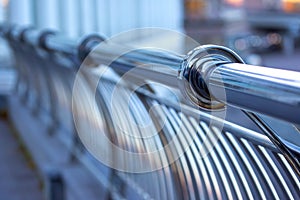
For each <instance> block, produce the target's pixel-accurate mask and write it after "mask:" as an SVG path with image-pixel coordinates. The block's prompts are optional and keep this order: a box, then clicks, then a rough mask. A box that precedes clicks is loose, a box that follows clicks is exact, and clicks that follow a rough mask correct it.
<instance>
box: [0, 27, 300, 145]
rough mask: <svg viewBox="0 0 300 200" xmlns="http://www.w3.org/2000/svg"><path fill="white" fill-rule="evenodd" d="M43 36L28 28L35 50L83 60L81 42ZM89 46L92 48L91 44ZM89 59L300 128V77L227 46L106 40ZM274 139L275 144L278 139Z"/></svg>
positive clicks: (205, 101)
mask: <svg viewBox="0 0 300 200" xmlns="http://www.w3.org/2000/svg"><path fill="white" fill-rule="evenodd" d="M16 30H17V28H12V29H10V31H9V32H10V33H9V34H5V35H8V38H9V39H12V40H18V39H16V38H15V37H14V35H15V34H14V33H15V32H16ZM18 32H20V31H17V33H18ZM40 33H41V32H39V31H36V30H28V31H26V32H25V33H24V37H23V40H24V41H25V42H26V43H27V44H29V45H31V46H34V47H38V48H46V49H47V50H51V51H57V52H62V53H66V54H74V55H77V56H80V57H78V60H81V59H82V55H79V54H80V53H79V54H78V52H77V50H78V48H77V46H78V44H77V43H76V42H74V41H73V40H69V39H65V38H63V37H60V36H58V35H53V34H46V35H45V37H43V38H42V47H41V34H40ZM97 41H98V42H100V41H102V40H101V39H99V40H98V39H97ZM83 46H84V43H83ZM85 46H87V48H88V50H90V47H89V44H86V45H85ZM92 46H94V44H93V45H92ZM84 51H85V50H84ZM81 53H85V52H81ZM89 58H90V59H91V60H92V61H93V62H95V63H97V64H104V65H109V66H110V67H111V68H112V69H114V70H115V71H116V72H117V73H119V74H124V73H126V72H128V71H130V70H132V69H135V70H134V73H131V76H133V77H134V78H136V79H140V80H149V81H156V82H159V83H161V84H164V85H166V86H169V87H174V88H178V87H180V88H181V89H182V90H181V91H182V92H183V93H185V94H187V96H188V97H189V99H190V100H191V101H192V102H193V103H195V104H197V105H198V106H200V107H201V108H204V109H221V108H223V107H224V105H225V104H229V105H232V106H236V107H238V108H240V109H245V110H248V111H251V112H258V113H262V114H266V115H269V116H272V117H275V118H279V119H283V120H285V121H288V122H292V123H295V124H300V117H299V114H300V73H299V72H294V71H288V70H281V69H273V68H268V67H259V66H250V65H245V64H243V61H242V59H241V58H240V57H239V56H238V55H236V54H235V53H234V52H233V51H231V50H230V49H228V48H226V47H220V46H214V45H206V46H200V47H198V48H196V49H194V50H193V51H191V52H190V53H189V54H188V55H186V56H184V55H177V54H174V53H171V52H166V51H162V50H157V49H133V48H130V47H127V46H124V45H123V46H121V45H117V44H114V43H111V42H107V41H104V42H101V45H100V47H99V48H96V49H95V50H94V51H92V52H91V53H90V54H89ZM222 91H223V92H222ZM224 93H225V95H224ZM274 108H276V109H274ZM268 136H270V134H269V135H268ZM271 139H272V141H274V138H272V137H271ZM277 139H278V138H277ZM277 139H276V140H277ZM275 144H276V142H275ZM277 146H278V145H277ZM278 147H280V146H278ZM281 150H284V148H283V149H282V148H281Z"/></svg>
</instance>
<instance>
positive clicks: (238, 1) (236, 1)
mask: <svg viewBox="0 0 300 200" xmlns="http://www.w3.org/2000/svg"><path fill="white" fill-rule="evenodd" d="M225 2H226V3H228V4H230V5H233V6H242V5H243V3H244V0H225Z"/></svg>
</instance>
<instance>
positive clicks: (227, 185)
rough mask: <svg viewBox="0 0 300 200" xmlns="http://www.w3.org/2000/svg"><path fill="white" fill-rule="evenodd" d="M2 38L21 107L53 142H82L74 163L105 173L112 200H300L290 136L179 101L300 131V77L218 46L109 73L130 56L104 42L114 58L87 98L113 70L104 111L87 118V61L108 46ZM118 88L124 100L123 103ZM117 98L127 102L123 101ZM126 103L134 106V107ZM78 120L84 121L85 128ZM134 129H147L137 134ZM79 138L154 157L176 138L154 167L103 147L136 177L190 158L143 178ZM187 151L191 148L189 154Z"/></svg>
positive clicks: (147, 55) (16, 32) (99, 96)
mask: <svg viewBox="0 0 300 200" xmlns="http://www.w3.org/2000/svg"><path fill="white" fill-rule="evenodd" d="M1 34H2V35H3V36H5V37H6V38H7V41H8V42H9V44H10V46H11V48H12V50H13V52H14V55H15V58H16V59H15V60H16V68H17V70H18V83H17V87H16V94H17V97H18V98H20V100H21V101H22V102H23V103H24V105H27V106H28V108H29V110H31V111H32V112H33V114H35V115H36V116H37V120H38V119H42V120H44V122H45V123H46V125H48V126H49V132H50V133H51V134H54V133H57V134H58V133H59V134H61V135H62V137H63V138H66V139H67V140H70V141H72V142H74V143H73V144H74V151H73V152H72V153H73V154H76V156H80V157H84V158H85V162H86V163H89V164H87V165H88V166H93V167H89V168H90V169H93V172H94V173H95V174H98V175H99V173H98V172H101V173H100V174H101V175H102V176H101V177H100V178H99V179H100V180H101V182H102V184H103V187H104V188H105V189H106V190H107V191H108V192H109V197H108V198H120V197H121V198H129V199H134V198H135V199H150V198H154V199H221V198H224V199H241V198H250V199H251V198H254V199H257V198H262V199H265V198H270V199H272V198H275V199H278V198H284V199H286V198H294V199H299V198H300V196H299V194H300V183H299V172H298V170H299V166H298V163H297V160H296V159H297V158H296V156H295V155H293V153H292V152H291V149H289V148H290V147H289V148H287V147H286V146H285V145H284V144H281V143H280V140H279V138H278V137H277V136H276V134H280V133H274V132H273V131H272V130H268V131H266V130H264V128H266V127H268V126H266V125H265V124H263V125H264V127H263V131H264V133H268V135H267V136H266V135H264V134H261V133H257V132H255V131H252V130H249V129H246V128H244V127H241V126H239V125H237V124H233V123H231V122H227V121H225V122H223V121H222V120H221V119H219V118H217V117H215V116H212V115H211V113H207V112H204V111H202V110H199V109H198V108H197V107H194V106H192V105H191V104H190V103H189V102H188V101H186V100H185V99H184V98H179V99H176V97H175V96H176V95H175V94H179V91H181V92H183V93H186V94H187V95H188V97H189V98H190V99H191V100H192V101H193V103H194V104H197V105H199V106H202V107H203V108H204V109H206V110H207V109H220V108H223V107H224V105H225V104H228V105H233V106H236V107H238V108H240V109H246V110H250V111H252V112H259V113H264V114H267V115H271V116H273V117H276V118H280V119H283V120H286V121H289V122H292V123H296V124H300V121H299V120H300V119H299V117H298V115H297V114H299V113H300V108H299V101H300V94H299V92H300V80H299V77H300V75H299V74H298V73H296V72H295V73H294V72H290V71H285V70H275V69H270V68H263V67H257V66H249V65H245V64H241V63H242V60H241V59H240V58H239V57H238V56H237V55H236V54H234V53H233V52H232V51H230V50H228V49H227V48H224V47H216V46H204V47H202V48H197V49H195V50H194V51H192V53H191V54H189V55H188V56H181V55H175V54H172V53H169V52H165V51H155V50H136V51H130V52H128V53H126V54H125V55H124V56H122V57H120V58H118V59H117V60H115V62H113V63H108V62H109V59H108V58H109V57H110V56H114V55H118V54H117V52H118V51H124V50H126V48H127V47H126V46H121V45H116V44H109V43H107V42H106V41H104V42H102V43H101V44H103V46H104V47H105V48H104V49H96V50H95V51H93V52H91V53H90V56H89V58H88V59H89V60H88V62H87V63H88V64H90V65H91V66H90V67H88V68H85V70H84V73H83V74H80V75H81V76H82V79H80V80H81V82H80V83H81V85H80V87H81V88H82V90H81V91H82V93H81V97H82V98H83V99H84V98H89V97H90V96H91V94H92V92H94V91H92V85H93V84H94V82H95V79H96V77H97V76H98V74H99V73H101V70H102V68H103V66H105V65H108V67H109V68H108V70H107V71H106V72H105V76H104V78H102V79H101V80H100V82H99V83H97V86H96V93H95V94H96V95H95V96H93V97H92V98H93V99H95V102H96V107H95V109H94V110H93V112H87V110H86V109H85V108H87V107H88V106H89V105H85V104H84V102H83V104H82V105H81V104H80V105H77V106H78V107H77V108H82V109H73V110H72V88H73V85H74V80H75V76H76V74H77V72H78V68H79V65H80V63H81V61H82V57H83V55H86V53H87V52H88V51H89V50H91V49H92V48H93V46H94V45H96V43H97V41H98V42H101V41H102V39H101V37H91V39H90V40H91V41H90V42H88V41H86V40H85V42H82V43H81V47H80V48H78V46H79V45H80V43H76V42H74V41H70V40H68V39H64V38H61V37H60V36H59V35H57V34H47V36H45V37H42V35H43V34H41V32H38V31H35V30H30V29H29V30H25V29H22V28H20V27H15V28H10V27H8V28H7V27H3V28H2V30H1ZM21 36H22V37H21ZM78 49H79V50H78ZM128 49H130V48H128ZM80 52H81V54H80ZM82 53H83V54H82ZM137 65H138V66H139V67H137ZM149 65H151V66H152V67H150V68H149ZM147 66H148V67H147ZM166 66H169V68H167V67H166ZM133 68H134V69H135V70H134V73H132V74H131V77H130V79H128V80H126V81H123V82H122V81H121V83H120V76H121V75H124V74H125V73H126V72H128V71H130V70H132V69H133ZM170 69H171V70H170ZM139 81H144V82H147V81H152V83H149V82H147V83H148V84H146V85H145V86H144V87H141V88H138V89H137V90H135V91H134V92H133V93H132V90H131V88H132V87H134V85H135V84H137V83H138V82H139ZM153 82H156V83H160V84H161V85H164V86H167V87H168V88H172V89H170V91H171V92H170V93H168V96H163V95H161V94H158V93H157V92H155V90H154V89H153V88H155V87H159V86H154V83H153ZM178 84H179V85H181V86H182V88H184V89H185V90H184V91H183V90H182V88H179V87H178ZM116 87H119V90H118V92H117V93H116V94H114V90H115V88H116ZM220 90H221V92H220ZM222 90H223V93H222ZM224 91H225V94H226V95H224ZM112 97H117V98H116V99H115V100H114V101H113V100H112ZM126 97H129V99H130V102H126V101H125V99H126ZM225 97H226V98H225ZM111 102H114V104H113V105H111ZM128 104H129V105H128ZM112 107H113V108H112ZM274 108H276V109H274ZM127 111H129V112H127ZM72 112H73V113H72ZM247 113H248V114H249V113H250V112H248V111H247ZM73 114H74V115H75V116H76V117H77V118H78V119H81V122H79V123H78V124H76V127H75V124H74V122H73V119H72V115H73ZM250 114H252V113H250ZM252 117H257V115H256V114H252ZM211 120H213V121H215V122H220V123H224V126H223V129H220V128H219V127H217V126H211V124H210V121H211ZM132 121H134V122H135V123H136V124H140V125H141V126H134V124H133V123H132ZM149 121H150V122H151V123H150V124H149V126H148V127H149V128H148V129H144V128H143V125H144V124H145V123H146V122H149ZM258 125H259V126H261V124H258ZM260 128H262V127H260ZM268 128H269V127H268ZM78 129H79V130H84V131H87V132H93V131H94V132H95V133H96V134H104V135H105V136H106V137H107V138H108V139H109V141H110V142H111V143H112V144H114V145H117V146H118V147H119V148H121V149H123V150H125V151H128V152H134V153H151V152H153V151H155V150H157V149H161V148H164V147H165V146H166V145H168V144H169V142H170V141H171V140H173V139H174V138H176V141H175V142H174V144H175V145H174V148H173V149H171V148H170V149H166V150H165V151H162V153H161V154H160V155H159V158H157V159H151V157H144V160H140V161H139V162H132V160H126V159H127V158H126V157H122V156H123V154H120V155H119V154H116V152H114V151H112V149H111V146H112V145H110V144H107V143H105V142H103V141H102V143H101V141H95V143H96V142H99V143H98V144H99V145H101V148H102V149H103V152H105V153H107V155H109V156H111V157H112V160H113V162H121V161H122V162H124V163H125V164H126V165H128V166H129V167H136V166H139V165H140V166H143V165H145V163H146V164H149V165H156V164H157V163H164V162H166V161H169V160H172V158H173V157H174V155H175V154H176V152H180V151H182V152H183V153H182V155H181V156H180V157H179V158H178V159H177V160H175V161H174V162H171V163H170V164H169V165H166V166H165V167H163V168H160V169H157V170H156V171H151V172H148V173H139V174H136V173H126V172H122V171H117V170H115V169H113V168H110V167H108V166H105V165H103V164H102V163H101V162H99V161H98V160H96V159H95V158H94V157H93V156H92V155H91V154H90V152H88V151H86V150H85V149H84V148H83V146H82V144H81V143H80V142H79V141H80V140H79V139H78V138H77V137H78V135H77V131H76V130H78ZM119 129H122V130H126V131H125V134H120V132H119ZM153 132H157V133H158V134H154V135H153V134H152V133H153ZM145 136H151V137H145ZM175 136H176V137H175ZM95 138H96V137H95ZM82 142H83V143H84V142H85V141H82ZM272 142H274V144H273V143H272ZM186 144H189V145H188V148H187V149H185V147H186ZM78 149H80V151H78ZM75 152H76V153H75Z"/></svg>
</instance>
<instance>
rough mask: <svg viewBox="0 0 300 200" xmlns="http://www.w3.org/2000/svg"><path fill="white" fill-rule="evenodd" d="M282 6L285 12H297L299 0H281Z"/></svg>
mask: <svg viewBox="0 0 300 200" xmlns="http://www.w3.org/2000/svg"><path fill="white" fill-rule="evenodd" d="M282 8H283V10H284V11H285V12H299V11H300V0H282Z"/></svg>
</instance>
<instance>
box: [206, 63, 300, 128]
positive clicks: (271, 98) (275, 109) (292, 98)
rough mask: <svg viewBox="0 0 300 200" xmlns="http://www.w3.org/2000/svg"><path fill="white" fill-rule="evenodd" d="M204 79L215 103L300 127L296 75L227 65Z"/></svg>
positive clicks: (299, 82) (299, 85) (298, 77)
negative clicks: (225, 104) (222, 103)
mask: <svg viewBox="0 0 300 200" xmlns="http://www.w3.org/2000/svg"><path fill="white" fill-rule="evenodd" d="M207 76H208V80H209V81H208V87H209V91H210V93H211V95H213V96H214V97H215V98H216V99H217V100H218V101H221V102H224V103H228V104H230V105H233V106H236V107H238V108H243V109H246V110H250V111H254V112H258V113H263V114H267V115H270V116H272V117H275V118H279V119H283V120H286V121H289V122H293V123H296V124H300V73H299V72H294V71H287V70H282V69H273V68H267V67H259V66H252V65H245V64H238V63H230V64H223V65H219V66H218V67H216V68H215V69H214V70H213V71H211V72H210V73H209V74H208V75H207ZM220 89H224V90H225V92H226V97H225V98H224V96H223V95H220V93H218V92H217V91H219V90H220Z"/></svg>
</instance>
